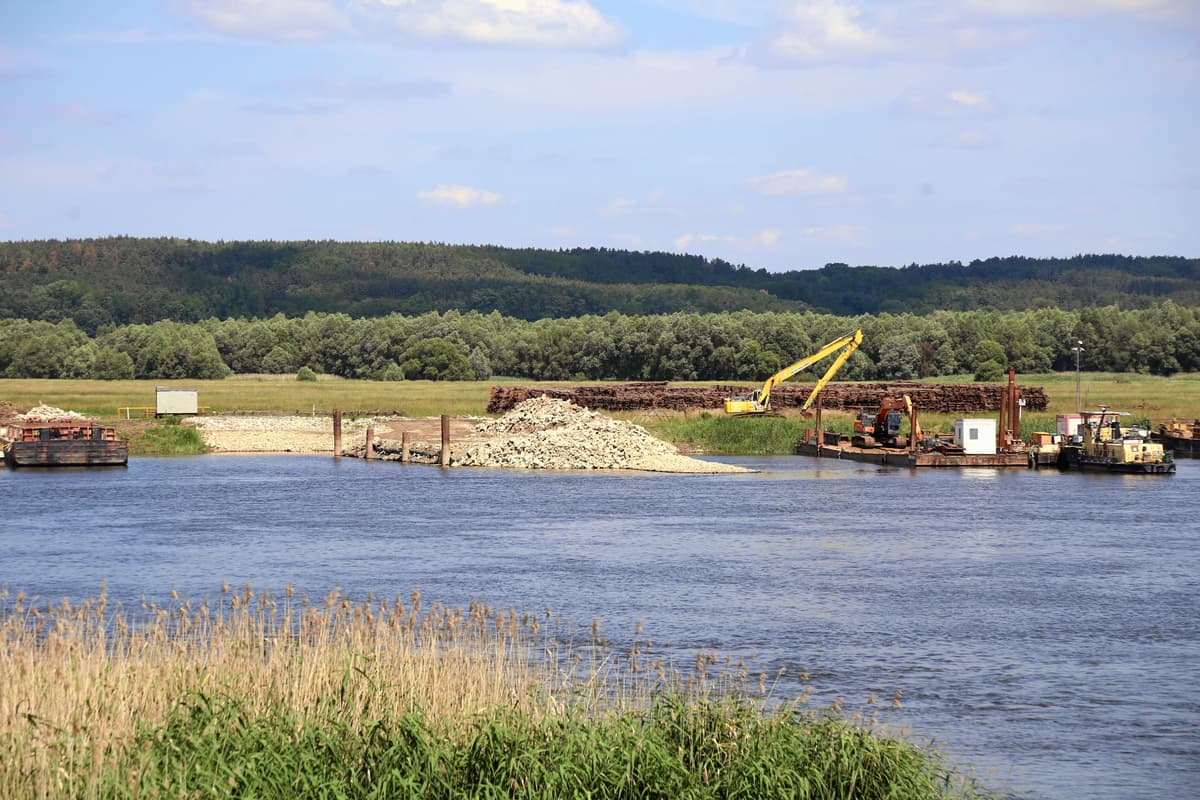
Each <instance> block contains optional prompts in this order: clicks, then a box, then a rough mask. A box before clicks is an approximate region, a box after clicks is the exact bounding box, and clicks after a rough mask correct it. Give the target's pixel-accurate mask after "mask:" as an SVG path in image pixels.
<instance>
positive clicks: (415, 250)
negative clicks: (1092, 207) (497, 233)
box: [0, 237, 1200, 336]
mask: <svg viewBox="0 0 1200 800" xmlns="http://www.w3.org/2000/svg"><path fill="white" fill-rule="evenodd" d="M1166 300H1171V301H1172V302H1174V303H1175V304H1176V305H1179V306H1185V307H1194V306H1200V260H1197V259H1187V258H1180V257H1174V256H1153V257H1130V256H1118V255H1080V256H1075V257H1073V258H1068V259H1031V258H1018V257H1012V258H993V259H988V260H986V261H973V262H971V263H969V264H961V263H959V262H951V263H947V264H926V265H917V264H912V265H909V266H907V267H902V268H892V267H874V266H848V265H846V264H826V265H825V266H824V267H821V268H818V269H805V270H792V271H788V272H779V273H772V272H767V271H766V270H763V269H758V270H755V269H750V268H749V267H746V266H744V265H741V266H735V265H732V264H729V263H728V262H725V261H722V260H720V259H707V258H704V257H701V256H695V255H683V254H675V253H661V252H634V251H624V250H610V249H605V248H576V249H572V250H535V249H513V248H501V247H490V246H489V247H485V246H468V245H448V244H439V243H413V242H336V241H304V242H273V241H251V242H204V241H197V240H193V239H170V238H133V237H110V238H101V239H72V240H39V241H16V242H0V318H5V317H8V318H18V319H30V320H43V321H46V322H59V321H62V320H65V319H70V320H73V321H74V322H75V324H76V326H77V327H78V328H80V329H81V330H83V331H84V332H86V333H87V334H89V336H95V335H97V334H98V333H99V332H100V331H101V330H102V329H107V328H110V327H112V326H123V325H129V324H139V323H141V324H150V323H154V322H157V321H160V320H164V319H166V320H173V321H176V322H200V321H202V320H206V319H210V318H216V319H230V318H239V317H246V318H270V317H273V316H274V315H276V314H284V315H286V316H289V317H300V316H303V315H304V314H306V313H308V312H310V311H315V312H320V313H329V314H334V313H341V314H347V315H349V316H351V317H355V318H365V317H379V316H386V315H389V314H402V315H405V316H419V315H421V314H424V313H426V312H430V311H436V312H439V313H446V312H449V311H451V310H458V311H462V312H467V311H479V312H482V313H489V312H491V311H498V312H499V313H500V314H502V315H504V316H506V317H515V318H518V319H523V320H527V321H531V322H532V321H535V320H539V319H548V318H555V319H556V318H565V317H582V316H587V315H596V316H602V315H605V314H607V313H608V312H610V311H616V312H619V313H621V314H624V315H628V316H656V315H663V314H671V313H677V312H696V313H718V312H722V311H735V310H748V311H754V312H764V313H765V312H780V313H784V312H795V313H800V312H804V311H813V312H817V313H825V314H833V315H838V316H855V315H859V314H885V313H891V314H900V313H904V312H908V313H914V314H922V315H924V314H929V313H932V312H934V311H936V310H958V311H969V310H974V309H980V308H992V309H1001V310H1013V311H1016V310H1024V309H1030V308H1063V309H1067V310H1075V311H1081V310H1083V309H1086V308H1095V307H1099V306H1106V305H1119V306H1120V307H1121V308H1149V307H1150V306H1153V305H1156V304H1161V303H1162V302H1164V301H1166Z"/></svg>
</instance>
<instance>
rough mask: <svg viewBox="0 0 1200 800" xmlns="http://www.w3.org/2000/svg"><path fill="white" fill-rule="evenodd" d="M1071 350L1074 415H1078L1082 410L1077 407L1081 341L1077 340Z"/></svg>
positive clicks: (1081, 350)
mask: <svg viewBox="0 0 1200 800" xmlns="http://www.w3.org/2000/svg"><path fill="white" fill-rule="evenodd" d="M1071 349H1072V350H1074V351H1075V413H1076V414H1078V413H1079V412H1080V411H1081V410H1082V407H1081V406H1080V405H1079V354H1080V353H1082V352H1083V339H1077V340H1076V345H1075V346H1074V347H1072V348H1071Z"/></svg>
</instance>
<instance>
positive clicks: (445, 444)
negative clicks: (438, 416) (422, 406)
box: [441, 414, 450, 467]
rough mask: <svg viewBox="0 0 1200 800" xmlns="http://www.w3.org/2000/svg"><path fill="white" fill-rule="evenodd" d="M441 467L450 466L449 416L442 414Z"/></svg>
mask: <svg viewBox="0 0 1200 800" xmlns="http://www.w3.org/2000/svg"><path fill="white" fill-rule="evenodd" d="M441 465H442V466H443V467H448V466H450V415H449V414H442V458H441Z"/></svg>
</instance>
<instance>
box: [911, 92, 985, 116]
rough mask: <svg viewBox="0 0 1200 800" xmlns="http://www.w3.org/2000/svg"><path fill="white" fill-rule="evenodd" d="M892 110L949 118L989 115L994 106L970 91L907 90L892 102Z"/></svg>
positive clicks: (980, 94) (982, 95) (914, 114)
mask: <svg viewBox="0 0 1200 800" xmlns="http://www.w3.org/2000/svg"><path fill="white" fill-rule="evenodd" d="M892 109H893V110H894V111H897V112H899V113H902V114H909V115H912V116H916V117H932V118H950V117H967V116H977V115H981V114H990V113H991V112H992V111H994V110H995V104H994V103H993V102H992V99H991V98H990V97H989V96H988V95H986V94H984V93H983V92H978V91H973V90H970V89H951V90H948V91H943V92H929V91H925V90H917V89H909V90H906V91H905V92H903V93H902V94H901V95H900V96H899V97H897V98H896V99H895V100H894V101H893V102H892Z"/></svg>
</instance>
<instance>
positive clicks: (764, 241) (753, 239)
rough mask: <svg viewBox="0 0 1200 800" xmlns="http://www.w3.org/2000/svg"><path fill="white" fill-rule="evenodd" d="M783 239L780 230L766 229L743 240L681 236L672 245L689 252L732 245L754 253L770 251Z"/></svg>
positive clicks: (694, 234) (708, 234) (701, 235)
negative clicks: (692, 248) (706, 247)
mask: <svg viewBox="0 0 1200 800" xmlns="http://www.w3.org/2000/svg"><path fill="white" fill-rule="evenodd" d="M782 237H783V233H782V232H781V231H780V230H779V229H778V228H764V229H763V230H761V231H759V232H758V233H756V234H753V235H751V236H749V237H746V238H743V237H738V236H729V235H724V234H716V233H685V234H683V235H681V236H676V237H675V239H674V240H673V242H672V244H673V245H674V246H675V249H676V250H687V249H688V248H690V247H693V246H697V247H699V246H702V245H712V244H718V245H731V246H732V248H733V249H734V250H736V251H740V252H753V251H756V250H770V249H773V248H774V247H775V246H776V245H778V244H779V240H780V239H781V238H782Z"/></svg>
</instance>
